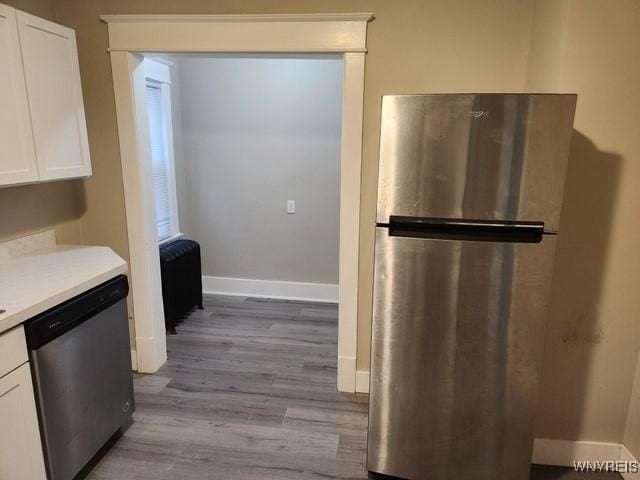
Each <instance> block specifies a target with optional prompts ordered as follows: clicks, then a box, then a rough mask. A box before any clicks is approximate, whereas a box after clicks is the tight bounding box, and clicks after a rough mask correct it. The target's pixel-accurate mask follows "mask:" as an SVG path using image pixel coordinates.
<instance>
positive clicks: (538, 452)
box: [532, 438, 620, 467]
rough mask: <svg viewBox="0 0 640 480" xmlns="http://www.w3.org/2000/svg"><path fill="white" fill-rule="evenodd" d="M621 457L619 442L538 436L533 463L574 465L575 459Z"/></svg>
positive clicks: (598, 460) (589, 459) (594, 460)
mask: <svg viewBox="0 0 640 480" xmlns="http://www.w3.org/2000/svg"><path fill="white" fill-rule="evenodd" d="M619 458H620V444H619V443H603V442H585V441H574V440H554V439H550V438H536V439H535V441H534V443H533V458H532V462H533V463H538V464H540V465H554V466H557V467H573V462H574V461H590V462H605V461H607V460H618V459H619Z"/></svg>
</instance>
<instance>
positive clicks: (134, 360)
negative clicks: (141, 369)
mask: <svg viewBox="0 0 640 480" xmlns="http://www.w3.org/2000/svg"><path fill="white" fill-rule="evenodd" d="M131 370H133V371H134V372H137V371H138V355H137V353H136V351H135V350H131Z"/></svg>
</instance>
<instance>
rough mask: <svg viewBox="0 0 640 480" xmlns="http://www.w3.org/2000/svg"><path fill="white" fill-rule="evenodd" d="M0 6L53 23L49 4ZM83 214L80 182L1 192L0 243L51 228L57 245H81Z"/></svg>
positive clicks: (45, 0)
mask: <svg viewBox="0 0 640 480" xmlns="http://www.w3.org/2000/svg"><path fill="white" fill-rule="evenodd" d="M2 3H4V4H6V5H10V6H12V7H15V8H18V9H20V10H23V11H25V12H28V13H32V14H34V15H38V16H41V17H43V18H47V19H50V20H54V19H55V12H54V4H55V2H54V1H52V0H2ZM0 148H1V147H0ZM85 210H86V205H85V201H84V182H83V181H82V180H72V181H64V182H52V183H46V184H39V185H27V186H22V187H10V188H1V189H0V240H8V239H11V238H16V237H21V236H23V235H27V234H29V233H34V232H38V231H42V230H46V229H49V228H54V229H55V231H56V236H57V238H58V241H59V242H61V243H83V240H84V237H83V234H82V227H81V222H80V219H81V217H82V216H83V214H84V213H85Z"/></svg>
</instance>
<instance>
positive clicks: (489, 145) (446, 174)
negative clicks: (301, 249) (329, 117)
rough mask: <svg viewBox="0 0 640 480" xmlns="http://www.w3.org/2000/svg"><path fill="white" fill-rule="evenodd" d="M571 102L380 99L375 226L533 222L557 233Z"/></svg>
mask: <svg viewBox="0 0 640 480" xmlns="http://www.w3.org/2000/svg"><path fill="white" fill-rule="evenodd" d="M575 103H576V96H575V95H523V94H519V95H518V94H511V95H509V94H506V95H505V94H468V95H467V94H465V95H388V96H384V97H383V101H382V126H381V138H380V165H379V177H378V214H377V221H378V223H388V221H389V217H390V216H391V215H396V216H406V217H411V216H414V217H440V218H466V219H484V220H538V221H542V222H544V224H545V228H546V229H547V230H550V231H557V229H558V221H559V217H560V206H561V203H562V193H563V189H564V179H565V172H566V168H567V158H568V155H569V144H570V141H571V135H572V126H573V114H574V110H575Z"/></svg>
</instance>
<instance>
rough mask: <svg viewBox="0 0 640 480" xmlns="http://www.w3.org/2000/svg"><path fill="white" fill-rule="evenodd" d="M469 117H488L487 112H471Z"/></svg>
mask: <svg viewBox="0 0 640 480" xmlns="http://www.w3.org/2000/svg"><path fill="white" fill-rule="evenodd" d="M469 116H471V117H473V118H487V117H488V116H489V110H471V111H470V112H469Z"/></svg>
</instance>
